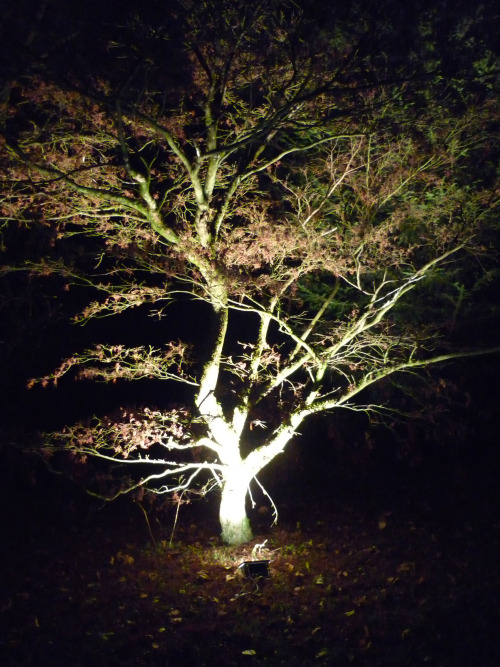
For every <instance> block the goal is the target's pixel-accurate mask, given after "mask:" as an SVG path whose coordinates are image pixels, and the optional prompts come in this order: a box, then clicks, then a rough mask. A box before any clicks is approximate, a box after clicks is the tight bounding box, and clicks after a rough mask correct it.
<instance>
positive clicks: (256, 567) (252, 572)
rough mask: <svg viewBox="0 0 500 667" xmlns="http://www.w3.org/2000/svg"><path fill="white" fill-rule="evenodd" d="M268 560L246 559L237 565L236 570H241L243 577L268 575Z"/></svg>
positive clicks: (253, 577)
mask: <svg viewBox="0 0 500 667" xmlns="http://www.w3.org/2000/svg"><path fill="white" fill-rule="evenodd" d="M270 562H271V561H269V560H247V561H244V562H243V563H241V565H238V570H241V571H242V572H243V574H244V575H245V577H250V578H252V579H255V578H258V577H268V576H269V563H270Z"/></svg>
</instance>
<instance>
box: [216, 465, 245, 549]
mask: <svg viewBox="0 0 500 667" xmlns="http://www.w3.org/2000/svg"><path fill="white" fill-rule="evenodd" d="M249 482H250V480H249V479H248V475H247V474H244V472H243V471H241V469H240V470H235V471H230V472H229V474H227V475H226V479H225V481H224V486H223V487H222V497H221V502H220V512H219V519H220V524H221V527H222V533H221V537H222V541H223V542H224V543H225V544H231V545H238V544H243V543H245V542H248V541H249V540H251V539H252V537H253V535H252V529H251V527H250V521H249V519H248V517H247V513H246V508H245V499H246V495H247V489H248V484H249Z"/></svg>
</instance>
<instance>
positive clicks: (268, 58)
mask: <svg viewBox="0 0 500 667" xmlns="http://www.w3.org/2000/svg"><path fill="white" fill-rule="evenodd" d="M56 5H57V3H50V2H47V3H45V4H44V5H42V8H41V9H40V11H39V12H38V14H37V15H36V16H35V17H34V19H33V21H32V24H31V25H28V22H27V20H26V23H24V19H23V20H21V19H20V18H19V17H18V16H17V15H16V14H15V13H14V11H13V10H11V13H10V15H8V18H9V20H10V21H11V22H12V23H14V24H15V23H16V22H17V23H18V24H19V25H17V29H18V32H19V33H21V34H23V35H24V46H25V48H26V50H27V51H28V53H29V52H30V50H31V52H32V54H34V53H37V54H38V55H39V56H40V60H38V61H35V60H34V59H33V57H31V59H30V58H28V57H27V56H24V57H23V58H21V55H19V61H15V62H13V64H12V67H11V73H10V78H9V81H8V82H7V84H6V86H5V87H4V91H3V115H2V135H1V139H0V141H1V145H0V148H1V151H2V158H1V159H2V167H3V174H4V176H3V179H2V220H3V225H4V228H5V238H6V243H7V248H8V241H9V238H10V237H9V234H16V233H18V231H16V230H20V229H22V230H26V233H27V234H28V235H30V234H34V233H35V230H40V232H39V233H40V238H42V239H43V242H42V243H41V244H40V245H39V246H37V247H36V248H34V249H33V250H32V253H31V256H29V257H24V258H23V259H24V261H23V263H22V264H21V265H18V266H14V265H13V262H6V265H7V264H8V265H9V266H6V267H5V268H4V273H5V274H6V275H8V274H9V273H10V272H12V271H14V270H17V269H20V268H22V269H23V270H25V271H28V272H30V273H31V275H37V276H39V277H40V278H41V279H43V278H44V277H45V278H47V277H51V276H59V277H60V278H59V279H60V280H61V281H62V282H63V284H64V285H65V287H66V289H68V290H70V291H71V290H72V289H73V288H74V286H80V285H81V286H85V285H88V286H89V287H90V288H91V295H92V296H91V300H90V301H89V302H88V303H87V305H85V307H83V308H81V309H79V310H78V312H76V313H74V315H73V319H74V321H75V323H85V322H87V321H88V320H90V319H94V318H100V317H106V316H111V315H120V314H123V313H124V311H129V310H130V309H139V312H140V313H144V314H149V315H151V316H153V317H155V318H156V319H157V321H158V327H159V328H161V332H162V337H163V344H162V345H151V344H150V341H147V340H145V341H144V343H143V344H140V345H135V346H130V345H127V343H126V342H124V343H119V344H115V343H109V342H108V341H102V342H99V343H97V344H96V345H94V346H92V347H89V348H87V349H84V350H75V353H74V354H72V355H70V356H69V357H67V358H65V359H63V360H62V362H61V364H60V365H59V366H58V367H57V368H56V369H55V370H48V372H47V373H46V374H45V375H44V376H43V377H41V378H37V379H33V380H31V381H30V386H33V385H34V384H36V383H37V382H41V383H43V384H48V383H52V382H53V383H57V382H59V381H60V380H61V379H62V378H63V377H64V376H66V375H67V374H70V375H72V376H73V377H77V378H82V379H92V380H100V381H104V382H111V383H116V382H120V381H122V380H133V379H144V378H150V379H155V380H159V381H164V382H165V383H166V385H169V384H170V383H177V384H174V389H170V390H167V391H166V392H165V394H164V395H162V396H159V397H158V402H157V403H156V405H154V406H146V407H144V408H142V409H134V410H131V409H130V408H127V407H124V408H123V409H122V410H121V411H119V413H115V414H114V415H102V414H100V415H96V416H95V417H94V419H93V420H91V421H86V422H82V423H80V424H76V425H73V426H68V427H66V428H65V429H63V430H61V431H59V432H58V433H56V434H52V435H46V436H45V443H46V449H45V451H50V450H51V449H52V448H54V447H56V448H58V447H63V448H66V449H67V450H70V451H73V452H74V453H76V454H78V455H79V456H82V457H87V456H88V455H93V456H97V457H100V458H102V459H106V460H112V461H116V460H119V461H121V462H122V463H123V464H124V466H125V468H127V467H128V466H129V464H132V463H138V464H139V466H140V470H141V473H140V475H139V477H135V478H134V479H129V480H128V481H127V483H126V484H125V485H124V486H120V487H119V488H118V490H116V489H115V491H114V492H113V493H112V494H111V495H116V494H120V493H122V492H125V491H129V490H133V489H137V488H142V487H145V488H151V489H153V490H155V491H156V492H159V493H173V492H175V493H178V492H181V491H182V490H185V489H190V488H193V484H194V482H195V478H199V479H201V480H202V484H205V486H204V488H205V489H207V488H209V487H210V486H211V485H212V484H215V485H219V486H220V488H221V490H222V502H221V523H222V527H223V537H224V539H225V540H226V541H228V542H233V543H237V542H241V541H244V540H245V539H248V538H249V536H250V534H251V533H250V529H249V526H248V521H247V519H246V517H245V511H244V505H245V497H246V494H247V488H248V486H249V484H250V482H251V480H252V479H254V478H255V479H256V475H257V474H258V472H259V471H260V470H261V469H262V468H263V467H264V466H265V465H267V463H268V462H269V461H271V460H273V459H274V458H275V457H276V456H277V455H278V454H280V453H282V452H283V451H284V449H285V447H286V445H287V444H288V443H289V441H290V440H291V438H292V437H293V436H294V435H295V434H296V433H298V431H299V428H300V426H301V424H302V423H303V422H304V420H305V419H306V418H308V417H310V416H311V415H314V414H318V413H321V412H325V411H329V410H333V409H336V408H350V409H354V410H365V411H368V412H369V411H377V410H381V409H382V406H380V405H377V404H376V403H375V404H374V403H371V402H366V400H364V397H365V396H366V395H367V394H366V389H367V388H369V387H371V386H373V385H374V384H375V383H377V382H379V381H381V380H383V379H384V378H387V377H391V376H393V375H395V374H396V373H400V372H403V371H413V370H415V369H418V368H422V367H427V366H429V365H430V364H434V363H438V362H441V361H446V360H448V359H451V358H453V357H456V356H460V355H475V354H478V353H483V352H484V351H485V350H484V349H483V348H477V347H474V348H468V349H463V348H462V349H457V348H456V347H453V345H452V342H453V341H452V340H451V339H450V333H451V332H452V331H453V329H454V327H455V326H456V324H457V322H458V321H459V320H460V319H461V318H462V317H463V316H464V315H466V314H467V312H468V311H467V308H468V306H467V303H468V302H467V297H470V296H472V300H474V290H477V289H479V287H480V285H481V284H483V283H484V281H485V280H487V279H488V278H487V276H488V275H489V276H490V277H491V276H494V275H495V268H494V261H495V249H494V245H495V242H496V235H497V232H498V223H497V219H498V204H499V196H498V156H499V145H498V121H499V104H498V85H499V84H498V81H499V80H498V76H499V67H498V65H499V59H498V53H497V52H496V51H495V49H494V41H493V32H492V18H495V19H497V18H498V17H492V15H491V14H490V13H489V11H488V7H487V6H485V5H481V6H479V7H478V8H476V9H474V10H473V11H468V12H462V11H461V9H460V7H457V8H456V9H455V11H454V12H452V13H451V14H450V13H449V12H445V11H444V8H445V4H444V3H443V6H440V5H439V4H437V5H436V4H435V3H433V4H432V6H430V7H428V6H427V4H426V3H418V2H417V3H415V4H414V5H413V7H412V8H411V9H409V8H404V9H403V8H402V6H400V5H396V4H395V3H386V4H385V5H384V6H383V7H380V6H378V7H377V11H374V10H370V8H369V7H368V5H366V6H365V5H364V4H363V3H359V4H358V3H356V4H353V5H350V4H349V5H347V6H346V5H345V4H344V3H342V4H341V6H340V7H338V8H336V11H335V12H334V11H332V9H331V7H330V6H329V7H328V8H321V7H320V6H319V5H318V4H317V3H314V2H302V3H295V2H288V1H283V2H265V1H264V2H256V3H244V2H240V1H239V0H234V1H230V0H225V1H224V2H221V3H214V2H211V1H208V0H207V1H206V2H202V3H200V2H189V1H185V2H174V3H170V4H167V5H165V4H164V3H150V4H148V6H147V7H146V8H145V9H144V10H141V11H139V10H137V9H136V8H134V10H133V11H130V12H129V11H128V10H127V9H126V8H125V11H124V12H123V14H122V15H121V17H120V19H119V20H118V19H117V18H116V15H115V14H114V11H113V9H112V7H113V5H110V6H109V7H107V8H105V9H101V10H100V11H98V12H97V14H96V16H97V17H98V19H94V20H92V21H91V20H90V18H89V16H90V15H89V14H87V15H86V14H85V12H83V11H82V13H81V14H79V15H77V16H78V18H70V17H68V16H63V18H59V20H56V21H55V23H53V24H52V23H51V22H50V17H51V16H52V15H51V12H52V11H53V10H54V9H55V7H56ZM88 11H89V10H88ZM96 20H97V23H96ZM493 23H494V22H493ZM63 26H65V27H66V29H65V30H64V31H62V28H63ZM12 229H14V230H15V231H14V232H12V231H11V230H12ZM21 254H22V253H21ZM179 300H181V301H183V303H185V317H186V320H187V322H189V323H190V326H191V327H192V328H196V329H198V333H197V335H195V336H194V337H189V336H188V337H187V339H185V338H182V337H177V336H176V335H175V332H176V330H178V327H176V322H172V321H170V315H169V313H171V312H172V310H171V304H172V303H173V302H175V301H179ZM200 304H205V307H203V305H201V306H200ZM174 312H175V311H174ZM177 316H178V315H177ZM200 318H201V319H200ZM447 334H448V336H447ZM489 343H490V347H491V348H492V349H496V348H495V346H494V341H493V342H492V341H489ZM178 383H181V384H182V385H184V387H185V391H183V392H182V397H183V399H182V401H181V404H179V403H178V401H176V400H175V396H176V395H177V394H176V389H175V387H176V386H178ZM184 397H186V399H184ZM200 451H201V452H203V453H201V454H200ZM184 455H187V458H185V457H184ZM148 466H150V468H148ZM144 469H147V470H148V472H146V473H145V474H143V470H144ZM151 469H152V470H153V472H150V470H151ZM207 475H208V479H209V480H211V481H208V482H207V481H206V480H207Z"/></svg>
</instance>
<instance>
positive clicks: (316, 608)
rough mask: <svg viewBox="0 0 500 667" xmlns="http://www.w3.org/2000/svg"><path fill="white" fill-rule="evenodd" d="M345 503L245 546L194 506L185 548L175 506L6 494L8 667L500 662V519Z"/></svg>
mask: <svg viewBox="0 0 500 667" xmlns="http://www.w3.org/2000/svg"><path fill="white" fill-rule="evenodd" d="M339 500H341V499H337V504H336V506H335V507H333V506H331V505H330V504H328V503H326V502H323V503H319V502H318V503H314V504H312V505H310V504H306V503H304V505H303V506H302V507H301V506H300V505H297V506H296V507H293V508H292V507H289V508H288V510H287V509H285V511H284V517H283V519H282V520H281V521H280V523H279V524H278V525H277V526H275V527H274V528H270V527H269V523H270V521H269V520H268V519H267V518H266V521H263V522H262V524H261V525H260V527H259V525H257V526H256V528H257V531H260V532H258V536H257V537H256V539H255V540H254V541H253V542H252V543H250V544H248V545H244V546H243V547H237V548H236V547H235V548H229V547H224V546H223V545H222V544H221V543H220V540H219V538H218V536H217V523H216V522H215V521H214V517H215V513H214V507H215V506H214V505H212V506H209V505H208V504H204V503H199V504H198V505H197V506H195V505H191V506H186V507H184V506H182V507H181V508H180V512H179V517H178V521H177V525H176V530H175V533H174V535H173V540H171V537H172V529H173V526H174V520H175V507H171V508H170V510H169V511H168V512H166V513H163V514H159V515H156V514H154V512H152V511H149V512H147V513H145V507H144V506H141V505H139V504H138V503H132V502H128V503H122V504H120V505H116V504H115V505H106V506H105V507H104V508H100V509H99V508H96V507H95V506H93V507H92V508H91V509H87V510H82V509H81V507H78V509H77V508H76V507H75V506H74V505H72V504H71V503H66V504H65V503H61V504H57V503H54V504H52V505H50V506H48V505H47V504H43V503H41V504H40V505H39V506H37V505H36V502H34V503H31V504H30V505H29V511H27V509H28V508H26V507H25V509H24V510H23V513H19V512H18V511H16V503H15V501H14V499H12V498H11V501H10V504H9V505H8V506H6V505H5V503H6V502H7V501H4V503H3V507H2V516H3V517H4V518H3V530H4V537H3V540H2V544H1V546H0V555H1V556H2V561H3V562H2V565H1V566H2V575H1V592H0V664H1V665H2V666H3V667H10V666H15V667H24V666H26V667H27V666H31V665H33V666H35V665H36V666H39V665H43V666H44V667H56V666H61V667H62V666H64V667H67V666H68V665H71V666H72V667H80V666H81V667H84V666H87V665H88V666H97V667H99V666H100V665H103V666H104V665H106V666H107V667H113V666H115V665H116V666H117V667H118V666H120V667H127V666H132V665H137V666H139V665H140V666H146V665H147V666H148V667H152V666H156V665H158V666H160V665H161V666H162V667H169V666H172V667H174V666H175V667H178V666H181V665H186V666H191V665H192V666H193V667H194V666H203V665H207V666H221V667H223V666H230V665H235V666H239V665H249V666H252V665H271V666H272V665H276V666H278V665H283V666H285V665H286V666H297V667H298V666H299V665H300V666H304V665H334V666H339V667H341V666H343V665H362V666H367V667H368V666H370V667H373V666H380V667H392V666H394V667H396V666H397V667H402V666H412V667H413V666H415V667H416V666H418V665H422V666H428V667H458V666H463V667H498V665H500V647H499V642H500V613H499V612H500V601H499V599H500V598H499V594H500V568H499V557H498V554H499V547H500V520H497V522H496V523H494V522H492V521H491V518H490V517H488V516H487V513H484V512H469V513H467V512H463V511H462V510H460V509H458V508H456V509H453V510H451V509H450V506H448V507H442V508H441V509H440V510H436V508H432V507H422V506H419V507H412V506H411V505H410V506H406V507H400V508H399V509H398V507H397V506H396V505H394V506H392V507H387V506H386V507H379V506H377V503H374V504H372V505H371V506H363V505H358V506H357V507H354V506H352V507H342V505H341V504H340V503H339ZM35 501H36V498H35ZM207 516H210V517H211V518H210V519H207V518H206V517H207ZM146 519H147V520H146ZM265 524H267V526H266V525H265ZM264 542H265V543H264ZM259 544H260V545H261V546H260V547H256V545H259ZM252 559H266V560H269V561H270V563H269V576H268V577H265V578H258V579H252V578H247V577H245V576H243V575H242V571H241V569H240V570H238V566H239V564H240V563H242V562H243V561H246V560H252Z"/></svg>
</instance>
